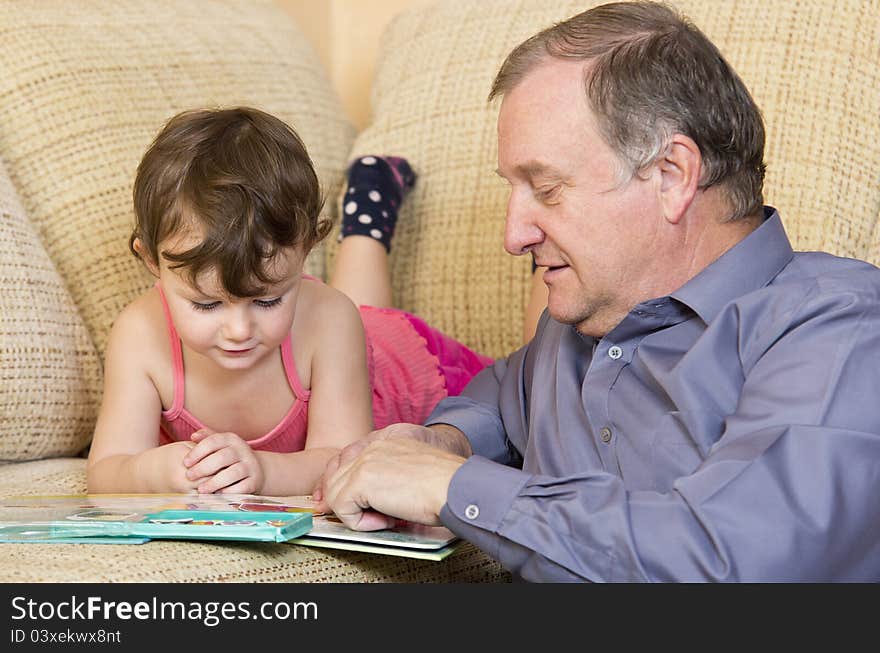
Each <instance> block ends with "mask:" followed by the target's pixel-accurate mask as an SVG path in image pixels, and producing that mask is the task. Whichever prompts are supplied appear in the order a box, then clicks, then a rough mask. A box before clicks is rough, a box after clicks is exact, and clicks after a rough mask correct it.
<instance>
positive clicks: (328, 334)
mask: <svg viewBox="0 0 880 653" xmlns="http://www.w3.org/2000/svg"><path fill="white" fill-rule="evenodd" d="M353 330H354V332H355V333H357V331H358V330H360V331H363V323H362V322H361V319H360V312H359V311H358V309H357V307H356V306H355V305H354V303H353V302H352V301H351V299H349V297H348V295H346V294H345V293H343V292H341V291H339V290H336V288H333V287H332V286H328V285H326V284H324V283H323V282H321V281H320V280H315V279H311V278H309V277H303V283H302V287H301V290H300V296H299V298H298V299H297V307H296V317H295V318H294V323H293V331H294V335H295V336H298V337H299V338H303V337H308V338H309V339H310V340H311V341H312V342H315V343H318V342H323V341H326V340H327V339H333V338H336V337H339V336H340V335H345V334H349V333H351V332H352V331H353Z"/></svg>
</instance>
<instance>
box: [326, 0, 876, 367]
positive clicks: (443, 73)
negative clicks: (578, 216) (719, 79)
mask: <svg viewBox="0 0 880 653" xmlns="http://www.w3.org/2000/svg"><path fill="white" fill-rule="evenodd" d="M595 4H599V3H598V2H583V1H582V0H577V1H574V0H571V1H569V0H565V1H559V0H555V1H551V2H540V3H538V2H534V1H533V0H485V1H481V2H474V1H473V0H446V1H444V2H440V3H436V4H433V5H429V6H425V7H418V8H416V9H414V10H410V11H408V12H406V13H404V14H402V15H400V16H399V17H398V18H397V19H396V20H394V21H393V23H392V24H391V25H390V26H389V28H388V29H387V30H386V33H385V35H384V37H383V49H382V52H381V55H380V62H379V65H378V70H377V76H376V80H375V82H374V85H373V95H372V106H373V114H374V118H373V123H372V125H371V126H370V127H368V128H367V129H366V130H365V131H364V132H362V133H361V134H360V135H359V137H358V138H357V140H356V142H355V145H354V148H353V152H352V157H354V156H358V155H362V154H367V153H377V154H396V155H400V156H404V157H406V158H407V159H408V160H409V162H410V163H411V164H412V165H413V167H414V168H415V170H416V172H417V173H418V174H419V180H418V182H417V184H416V188H415V190H414V191H413V193H412V194H411V196H410V199H409V200H408V203H407V204H405V205H404V208H403V210H402V211H401V216H400V219H399V221H398V225H397V232H396V235H395V243H394V247H393V248H392V252H391V259H392V273H393V279H394V284H395V285H394V290H395V301H396V303H397V305H399V306H400V307H401V308H403V309H405V310H408V311H411V312H414V313H416V314H417V315H420V316H421V317H424V318H425V319H427V320H428V322H429V323H431V324H432V325H433V326H435V327H438V328H440V329H441V330H443V331H446V332H447V333H449V334H450V335H453V336H455V337H457V338H458V339H460V340H463V341H464V342H465V343H466V344H468V345H469V346H471V347H473V348H475V349H476V350H478V351H481V352H483V353H486V354H489V355H492V356H500V355H503V354H506V353H509V352H510V351H512V350H513V349H514V348H516V347H517V346H519V344H520V334H521V320H522V315H523V311H524V308H525V306H526V302H527V297H528V280H529V276H530V271H531V268H530V264H529V261H528V260H526V259H527V257H521V258H518V259H517V258H514V257H511V256H509V255H508V254H506V253H505V252H504V251H503V248H502V238H503V228H504V215H505V204H506V187H505V185H504V184H503V183H502V182H501V181H500V180H499V179H498V178H497V177H496V176H495V174H494V173H493V171H494V169H495V168H496V166H497V159H496V147H497V137H496V132H495V123H496V118H497V110H498V107H497V103H496V104H495V105H489V104H487V103H486V96H487V94H488V92H489V88H490V85H491V82H492V79H493V78H494V75H495V73H496V72H497V70H498V68H499V66H500V65H501V62H502V61H503V59H504V57H505V56H506V54H507V53H508V52H509V51H510V49H511V48H512V47H514V46H515V45H516V44H518V43H519V42H520V41H522V40H523V39H524V38H526V37H528V36H530V35H531V34H533V33H535V32H536V31H537V30H539V29H541V28H543V27H547V26H549V25H551V24H552V23H553V22H555V21H557V20H561V19H564V18H566V17H568V16H570V15H573V14H575V13H577V12H579V11H582V10H584V9H586V8H588V7H590V6H592V5H595ZM673 4H675V5H676V6H678V7H679V8H680V9H681V10H682V11H683V12H684V13H685V14H686V15H688V16H690V17H691V19H692V20H693V22H694V23H695V24H696V25H697V26H699V27H700V28H701V29H702V30H703V31H704V32H705V33H706V34H707V35H708V36H709V38H710V39H712V40H713V41H714V42H715V43H716V44H717V45H718V46H719V48H720V49H721V51H722V53H723V54H724V55H725V56H726V58H727V59H728V60H729V61H730V62H731V64H732V65H733V66H734V68H735V69H736V70H737V71H738V72H739V74H740V76H741V77H742V78H743V79H744V81H745V82H746V84H747V85H748V86H749V88H750V89H751V91H752V93H753V95H754V96H755V99H756V101H757V102H758V105H759V106H760V107H761V108H762V111H763V114H764V118H765V121H766V126H767V133H768V140H767V148H766V161H767V164H768V172H767V180H766V201H767V202H768V203H770V204H773V205H775V206H777V208H779V209H780V211H781V212H782V216H783V219H784V221H785V225H786V228H787V229H788V231H789V234H790V236H791V238H792V240H793V243H794V244H795V246H796V247H798V248H800V249H824V250H826V251H830V252H833V253H836V254H843V255H849V256H856V257H860V258H869V259H871V260H872V261H873V262H880V231H878V226H877V222H878V213H880V172H878V171H880V149H878V148H877V145H876V143H877V138H878V126H880V125H878V119H877V116H878V115H880V67H878V66H877V61H880V5H878V2H877V0H840V1H838V2H833V3H829V2H825V0H801V1H800V2H788V1H786V0H730V1H728V2H710V1H707V0H681V1H680V2H676V3H673ZM328 255H329V256H330V257H331V258H332V256H333V251H332V249H331V251H329V252H328Z"/></svg>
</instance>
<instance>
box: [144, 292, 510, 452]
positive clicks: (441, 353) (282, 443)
mask: <svg viewBox="0 0 880 653" xmlns="http://www.w3.org/2000/svg"><path fill="white" fill-rule="evenodd" d="M156 287H157V288H159V286H156ZM159 296H160V297H161V298H162V308H163V310H164V313H165V321H166V323H167V326H168V337H169V339H170V342H171V352H172V357H173V369H174V399H173V404H172V405H171V407H170V408H169V409H168V410H163V411H162V416H161V420H160V437H159V440H160V442H159V443H160V444H168V443H169V442H175V441H182V440H189V439H190V436H192V434H193V433H195V432H196V431H198V430H199V429H201V428H205V426H206V425H205V424H203V423H202V422H201V421H200V420H199V419H198V418H196V417H195V416H194V415H192V413H190V412H189V411H188V410H187V409H186V407H185V405H184V404H185V397H184V388H185V382H184V369H183V354H182V350H181V344H180V338H179V337H178V335H177V330H176V329H175V328H174V324H173V323H172V321H171V314H170V312H169V311H168V304H167V302H166V300H165V295H164V294H163V293H162V289H161V288H159ZM360 314H361V319H362V320H363V323H364V331H365V333H366V340H367V363H368V366H369V372H370V384H371V386H372V390H373V422H374V425H375V427H376V428H377V429H380V428H383V427H385V426H388V425H389V424H394V423H396V422H412V423H415V424H420V423H422V422H423V421H424V420H425V418H427V417H428V415H429V414H430V412H431V411H432V410H433V409H434V406H436V405H437V402H439V401H440V400H441V399H443V398H444V397H447V396H454V395H457V394H459V393H461V391H462V390H463V389H464V386H465V385H467V382H468V381H470V379H471V378H472V377H473V376H474V375H475V374H477V372H479V371H480V370H482V369H483V368H484V367H486V366H487V365H490V364H491V363H492V359H491V358H489V357H487V356H482V355H480V354H477V353H475V352H473V351H471V350H470V349H468V348H467V347H465V346H464V345H463V344H461V343H460V342H457V341H456V340H453V339H452V338H450V337H449V336H447V335H444V334H443V333H441V332H439V331H437V330H436V329H434V328H432V327H430V326H428V325H427V324H426V323H425V322H424V321H423V320H421V319H420V318H418V317H416V316H415V315H412V314H410V313H407V312H405V311H400V310H397V309H393V308H374V307H372V306H361V307H360ZM280 349H281V352H280V353H281V362H282V364H283V365H284V373H285V375H286V377H287V383H288V384H289V385H290V389H291V391H292V392H293V395H294V401H293V405H291V407H290V410H288V412H287V414H286V415H285V416H284V418H283V419H282V420H281V422H280V423H279V424H278V425H277V426H275V428H273V429H272V430H271V431H269V432H268V433H266V434H265V435H263V436H261V437H259V438H256V439H254V440H250V441H249V444H250V445H251V448H253V449H257V450H261V451H276V452H281V453H290V452H293V451H301V450H302V449H303V448H305V442H306V432H307V430H308V406H309V396H310V394H311V393H310V391H309V390H307V389H305V388H304V387H303V385H302V382H301V381H300V379H299V375H298V374H297V372H296V365H295V364H294V360H293V351H292V347H291V339H290V335H288V336H287V338H285V340H284V342H283V343H282V344H281V347H280Z"/></svg>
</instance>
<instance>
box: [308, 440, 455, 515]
mask: <svg viewBox="0 0 880 653" xmlns="http://www.w3.org/2000/svg"><path fill="white" fill-rule="evenodd" d="M417 428H421V427H417ZM377 433H381V432H377ZM373 435H376V434H375V433H374V434H373ZM359 449H360V451H359V452H358V453H357V455H354V456H351V455H344V454H346V451H347V450H346V451H343V452H342V454H340V457H339V461H340V462H339V465H338V467H337V468H336V469H335V471H333V472H332V474H328V475H327V476H326V477H325V478H326V482H325V486H324V487H325V489H324V497H323V499H324V502H325V504H326V505H327V506H329V508H330V509H332V510H333V512H335V513H336V516H337V517H339V519H341V520H342V522H343V523H344V524H345V525H346V526H348V527H349V528H352V529H354V530H361V531H369V530H379V529H382V528H391V527H393V526H394V525H395V524H396V523H397V519H395V518H399V519H405V520H407V521H411V522H417V523H420V524H428V525H437V524H439V523H440V519H439V515H440V510H441V509H442V508H443V505H444V504H445V503H446V493H447V490H448V488H449V483H450V481H451V480H452V476H453V475H454V474H455V472H456V471H457V470H458V468H459V467H461V465H462V464H463V463H464V462H465V459H464V458H462V457H461V456H457V455H455V454H453V453H450V452H448V451H445V450H443V449H438V448H436V447H434V446H431V445H429V444H426V443H425V442H421V441H419V440H416V439H413V438H390V439H389V438H384V439H383V438H381V437H374V438H372V439H371V440H370V441H369V442H368V443H366V444H365V445H363V446H361V447H360V448H359Z"/></svg>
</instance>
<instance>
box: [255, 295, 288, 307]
mask: <svg viewBox="0 0 880 653" xmlns="http://www.w3.org/2000/svg"><path fill="white" fill-rule="evenodd" d="M281 299H282V298H281V297H276V298H275V299H255V300H254V303H255V304H256V305H257V306H259V307H260V308H272V307H273V306H278V304H280V303H281Z"/></svg>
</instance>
